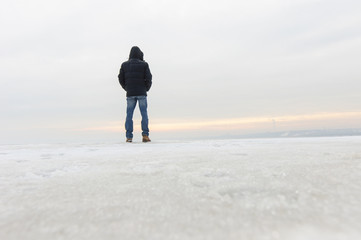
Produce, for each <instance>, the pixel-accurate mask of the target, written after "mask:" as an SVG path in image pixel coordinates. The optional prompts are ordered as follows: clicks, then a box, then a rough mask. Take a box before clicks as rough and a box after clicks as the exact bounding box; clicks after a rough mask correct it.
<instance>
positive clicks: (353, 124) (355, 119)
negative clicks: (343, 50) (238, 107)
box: [76, 112, 361, 132]
mask: <svg viewBox="0 0 361 240" xmlns="http://www.w3.org/2000/svg"><path fill="white" fill-rule="evenodd" d="M134 122H135V124H134V125H135V126H134V129H135V130H136V129H138V128H139V129H140V124H137V122H140V120H139V121H138V120H137V119H135V120H134ZM359 127H361V112H333V113H315V114H303V115H285V116H277V117H272V116H264V117H245V118H229V119H210V120H207V119H194V120H191V121H189V122H188V121H187V120H179V119H177V120H176V119H154V120H152V119H150V129H151V131H154V132H176V131H192V130H216V131H218V130H235V129H238V130H245V131H247V130H252V131H257V130H260V131H262V130H271V129H272V130H297V129H315V128H359ZM76 131H110V132H120V131H124V122H123V121H116V122H108V123H105V124H103V126H98V127H90V128H82V129H76Z"/></svg>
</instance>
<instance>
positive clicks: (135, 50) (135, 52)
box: [129, 46, 144, 61]
mask: <svg viewBox="0 0 361 240" xmlns="http://www.w3.org/2000/svg"><path fill="white" fill-rule="evenodd" d="M143 56H144V54H143V52H142V51H141V50H140V48H139V47H137V46H134V47H132V49H131V50H130V54H129V59H132V58H133V59H134V58H135V59H139V60H142V61H143Z"/></svg>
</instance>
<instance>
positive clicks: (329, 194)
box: [0, 137, 361, 240]
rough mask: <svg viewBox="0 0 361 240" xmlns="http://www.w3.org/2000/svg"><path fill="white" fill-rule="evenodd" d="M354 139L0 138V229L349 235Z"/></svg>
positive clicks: (360, 227) (359, 175)
mask: <svg viewBox="0 0 361 240" xmlns="http://www.w3.org/2000/svg"><path fill="white" fill-rule="evenodd" d="M360 145H361V137H343V138H342V137H337V138H336V137H335V138H288V139H238V140H205V141H188V142H186V141H183V142H181V141H179V142H174V141H173V142H171V141H158V142H157V141H155V142H152V143H146V144H143V143H132V144H129V143H116V144H105V143H104V144H51V145H50V144H49V145H1V146H0V193H1V195H0V239H2V240H7V239H14V240H15V239H36V240H41V239H87V240H91V239H126V240H127V239H129V240H130V239H132V240H135V239H147V240H148V239H154V240H155V239H157V240H159V239H167V240H170V239H187V240H188V239H237V240H239V239H246V240H252V239H285V240H286V239H287V240H290V239H291V240H292V239H295V240H302V239H304V240H312V239H317V240H319V239H327V240H329V239H331V240H332V239H347V240H348V239H361V207H360V206H361V147H360Z"/></svg>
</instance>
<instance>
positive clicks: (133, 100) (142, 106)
mask: <svg viewBox="0 0 361 240" xmlns="http://www.w3.org/2000/svg"><path fill="white" fill-rule="evenodd" d="M137 101H138V102H139V110H140V114H141V115H142V135H143V136H144V135H146V136H149V129H148V113H147V107H148V104H147V97H146V96H132V97H127V118H126V120H125V130H126V137H127V138H133V113H134V109H135V106H136V105H137Z"/></svg>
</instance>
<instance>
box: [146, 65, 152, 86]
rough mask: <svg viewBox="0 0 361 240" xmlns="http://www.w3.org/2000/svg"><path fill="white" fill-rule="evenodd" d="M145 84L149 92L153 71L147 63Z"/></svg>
mask: <svg viewBox="0 0 361 240" xmlns="http://www.w3.org/2000/svg"><path fill="white" fill-rule="evenodd" d="M145 86H146V88H147V92H148V91H149V89H150V88H151V86H152V73H151V72H150V69H149V65H148V64H147V66H146V69H145Z"/></svg>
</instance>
